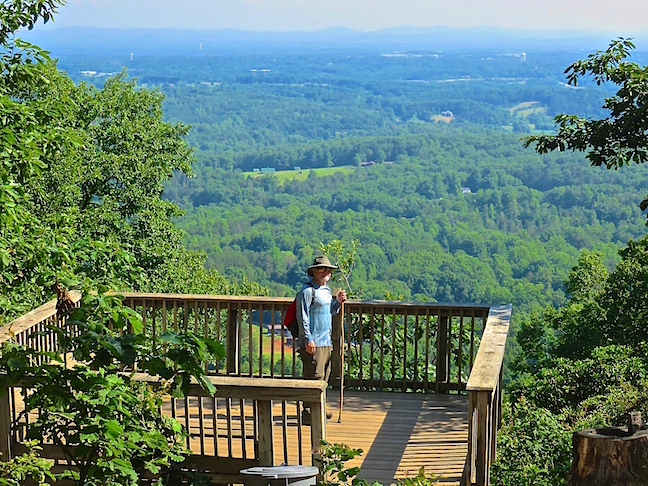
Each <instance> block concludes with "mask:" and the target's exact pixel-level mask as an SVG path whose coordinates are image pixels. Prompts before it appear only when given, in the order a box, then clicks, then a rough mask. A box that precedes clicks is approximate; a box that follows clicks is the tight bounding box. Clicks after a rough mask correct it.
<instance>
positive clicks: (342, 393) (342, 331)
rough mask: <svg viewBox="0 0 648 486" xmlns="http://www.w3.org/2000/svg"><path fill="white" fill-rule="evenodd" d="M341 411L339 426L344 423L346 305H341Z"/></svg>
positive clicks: (339, 413)
mask: <svg viewBox="0 0 648 486" xmlns="http://www.w3.org/2000/svg"><path fill="white" fill-rule="evenodd" d="M339 343H340V410H339V412H338V424H339V423H342V408H343V403H344V304H341V305H340V339H339Z"/></svg>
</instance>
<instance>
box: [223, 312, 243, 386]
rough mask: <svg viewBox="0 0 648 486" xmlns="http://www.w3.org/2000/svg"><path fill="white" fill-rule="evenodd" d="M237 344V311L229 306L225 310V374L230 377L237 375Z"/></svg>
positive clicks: (238, 346)
mask: <svg viewBox="0 0 648 486" xmlns="http://www.w3.org/2000/svg"><path fill="white" fill-rule="evenodd" d="M240 347H241V343H240V342H239V310H238V309H237V308H236V307H233V306H230V307H229V308H228V309H227V349H226V353H227V373H228V374H230V375H238V374H239V354H240V352H241V349H240Z"/></svg>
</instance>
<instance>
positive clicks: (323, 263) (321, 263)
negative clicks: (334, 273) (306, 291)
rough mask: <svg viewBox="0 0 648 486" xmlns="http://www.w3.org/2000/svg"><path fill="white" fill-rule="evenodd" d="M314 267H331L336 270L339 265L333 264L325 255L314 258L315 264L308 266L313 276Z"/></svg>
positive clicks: (309, 273) (309, 272)
mask: <svg viewBox="0 0 648 486" xmlns="http://www.w3.org/2000/svg"><path fill="white" fill-rule="evenodd" d="M313 268H330V269H331V270H335V269H336V268H337V267H336V266H335V265H331V262H330V261H329V259H328V258H326V257H325V256H318V257H315V259H314V260H313V264H312V265H311V266H310V267H308V275H310V276H311V277H312V276H313Z"/></svg>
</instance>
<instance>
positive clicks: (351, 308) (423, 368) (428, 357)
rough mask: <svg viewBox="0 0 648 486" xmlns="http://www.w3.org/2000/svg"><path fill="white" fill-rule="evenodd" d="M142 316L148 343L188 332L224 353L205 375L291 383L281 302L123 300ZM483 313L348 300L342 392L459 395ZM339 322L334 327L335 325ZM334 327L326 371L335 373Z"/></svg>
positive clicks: (297, 372)
mask: <svg viewBox="0 0 648 486" xmlns="http://www.w3.org/2000/svg"><path fill="white" fill-rule="evenodd" d="M123 295H124V297H125V299H126V304H127V305H129V306H130V307H132V308H134V309H136V310H137V311H138V312H140V313H141V314H142V316H143V317H144V320H145V325H146V328H147V330H148V332H149V333H150V334H151V336H152V339H155V336H157V335H159V334H160V333H163V332H165V331H166V330H167V329H173V330H178V329H192V330H193V331H194V332H198V333H200V334H204V335H205V336H207V335H209V336H211V337H213V338H215V339H217V340H220V341H221V343H222V344H223V345H224V346H225V348H226V358H225V359H224V360H223V361H222V362H220V363H206V364H205V365H206V368H207V370H208V372H209V373H211V374H228V375H230V376H231V375H237V376H249V377H299V376H301V362H300V361H299V359H298V358H297V354H296V351H297V349H296V346H295V343H293V340H292V339H291V337H290V334H289V332H288V330H287V329H284V327H283V326H282V325H281V323H282V321H283V315H284V313H285V311H286V309H287V308H288V306H289V305H290V303H291V302H292V299H289V298H271V297H235V296H207V295H179V294H138V293H126V294H123ZM487 315H488V307H485V306H479V305H456V304H440V303H408V302H401V301H360V300H351V301H348V302H347V303H346V304H345V305H344V310H343V317H344V319H343V321H344V329H345V331H344V349H346V353H345V356H344V359H345V369H346V377H345V386H347V387H352V388H357V389H362V390H374V389H384V390H399V391H408V390H412V391H434V392H440V393H446V392H449V391H462V390H465V387H466V383H467V381H468V375H469V374H470V370H471V368H472V366H473V361H474V357H475V353H476V351H477V348H478V344H479V343H478V341H479V338H478V336H479V334H480V333H481V330H482V329H483V325H484V322H485V318H486V316H487ZM338 322H339V321H338ZM339 329H340V327H339V324H338V325H337V326H334V336H333V340H334V354H336V353H337V356H338V358H337V359H334V365H337V366H334V370H335V369H338V370H339V361H340V354H339V352H340V351H339V350H340V349H343V348H342V347H341V345H340V339H339V338H340V333H339Z"/></svg>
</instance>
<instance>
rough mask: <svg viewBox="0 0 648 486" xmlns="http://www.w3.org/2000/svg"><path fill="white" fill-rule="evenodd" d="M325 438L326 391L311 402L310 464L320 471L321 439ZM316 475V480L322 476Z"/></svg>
mask: <svg viewBox="0 0 648 486" xmlns="http://www.w3.org/2000/svg"><path fill="white" fill-rule="evenodd" d="M323 439H326V392H325V391H323V392H322V393H321V394H320V400H319V402H312V403H311V454H312V461H313V462H312V464H313V466H316V467H317V468H318V469H319V470H320V476H321V471H322V440H323ZM320 476H318V480H321V479H322V478H321V477H320Z"/></svg>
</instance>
